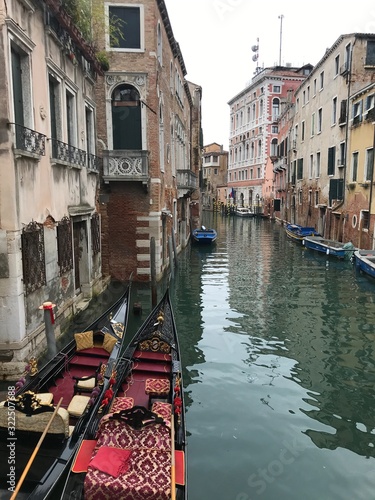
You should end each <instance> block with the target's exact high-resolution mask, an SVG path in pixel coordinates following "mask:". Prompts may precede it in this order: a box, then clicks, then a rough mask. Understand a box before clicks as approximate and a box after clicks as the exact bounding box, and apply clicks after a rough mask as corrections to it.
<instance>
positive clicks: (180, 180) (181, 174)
mask: <svg viewBox="0 0 375 500" xmlns="http://www.w3.org/2000/svg"><path fill="white" fill-rule="evenodd" d="M197 186H198V178H197V176H196V175H195V174H194V172H192V171H191V170H177V189H189V190H191V189H197Z"/></svg>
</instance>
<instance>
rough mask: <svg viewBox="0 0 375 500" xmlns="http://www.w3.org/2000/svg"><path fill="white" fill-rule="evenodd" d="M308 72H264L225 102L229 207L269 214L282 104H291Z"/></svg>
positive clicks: (280, 69) (308, 67)
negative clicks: (228, 140)
mask: <svg viewBox="0 0 375 500" xmlns="http://www.w3.org/2000/svg"><path fill="white" fill-rule="evenodd" d="M311 69H312V66H311V65H306V66H303V67H302V68H293V67H291V66H286V67H284V66H275V67H271V68H265V69H263V70H261V71H259V72H258V73H257V74H256V75H255V76H254V77H253V79H252V81H251V83H250V84H249V85H248V86H247V87H246V88H245V89H244V90H242V91H241V92H240V93H239V94H237V95H236V96H234V97H233V98H232V99H231V100H230V101H229V103H228V104H229V106H230V143H229V160H228V201H230V203H234V204H238V203H240V204H243V205H244V206H249V207H251V208H253V209H254V210H255V211H257V212H259V211H262V212H265V213H267V214H269V213H270V212H271V204H272V200H273V199H274V197H275V191H274V176H273V161H274V160H275V159H276V158H277V148H278V133H279V124H278V118H279V115H280V112H281V110H282V106H283V104H284V103H286V102H288V101H292V100H293V96H294V91H295V90H296V89H297V88H298V87H299V85H300V84H301V82H303V81H304V80H305V78H306V77H307V76H308V75H309V73H310V71H311ZM230 196H231V197H230ZM229 197H230V198H229Z"/></svg>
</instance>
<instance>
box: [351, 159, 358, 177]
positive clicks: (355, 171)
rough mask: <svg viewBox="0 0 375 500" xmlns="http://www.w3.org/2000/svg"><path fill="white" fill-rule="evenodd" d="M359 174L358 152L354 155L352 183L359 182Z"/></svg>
mask: <svg viewBox="0 0 375 500" xmlns="http://www.w3.org/2000/svg"><path fill="white" fill-rule="evenodd" d="M357 173H358V152H357V151H356V152H355V153H353V154H352V181H353V182H357Z"/></svg>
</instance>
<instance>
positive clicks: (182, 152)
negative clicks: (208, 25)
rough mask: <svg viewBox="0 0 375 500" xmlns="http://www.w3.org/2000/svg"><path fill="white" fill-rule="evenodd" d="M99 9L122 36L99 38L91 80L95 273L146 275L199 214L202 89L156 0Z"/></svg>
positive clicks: (161, 266)
mask: <svg viewBox="0 0 375 500" xmlns="http://www.w3.org/2000/svg"><path fill="white" fill-rule="evenodd" d="M104 8H105V9H106V13H107V19H109V20H111V19H119V20H120V21H121V22H120V23H119V24H118V26H120V28H121V29H122V30H123V35H122V36H119V37H118V38H117V39H115V38H111V37H108V38H107V39H106V41H105V49H106V52H107V55H108V58H109V69H108V71H106V73H105V75H104V77H103V78H101V79H100V80H99V81H98V83H97V86H96V90H97V103H98V114H97V116H98V141H99V143H100V144H101V145H102V151H101V152H102V155H103V179H102V184H101V190H100V211H101V216H102V240H103V242H104V243H103V247H102V256H103V272H104V273H106V274H109V275H111V276H112V277H114V278H117V279H120V280H125V279H127V278H128V277H129V275H130V273H131V272H133V271H134V275H133V279H135V280H139V281H149V280H150V279H153V278H155V279H159V278H160V277H161V276H162V274H163V271H164V270H165V269H166V268H167V267H168V265H169V264H170V261H171V257H173V255H170V249H171V248H172V247H173V248H175V249H176V250H177V252H178V251H179V250H180V249H181V248H183V247H184V246H185V245H186V243H187V241H188V238H189V235H190V222H191V219H192V218H195V219H199V213H200V205H199V196H198V195H197V192H196V191H197V189H198V172H199V168H200V154H199V151H200V136H201V134H200V132H201V130H200V127H201V125H200V123H201V95H202V92H201V88H200V87H199V86H198V85H194V84H193V83H191V82H188V81H186V79H185V77H186V68H185V63H184V60H183V57H182V53H181V50H180V47H179V44H178V43H177V41H176V39H175V38H174V35H173V31H172V26H171V24H170V20H169V17H168V13H167V9H166V6H165V3H164V1H163V0H147V1H145V2H143V3H140V2H138V1H129V2H127V3H126V5H124V4H123V3H121V2H116V1H115V2H111V3H110V4H106V3H104ZM109 22H110V21H109ZM192 207H194V213H191V208H192ZM153 241H154V242H155V254H153V251H152V242H153ZM153 267H154V268H155V276H152V272H151V271H152V269H153Z"/></svg>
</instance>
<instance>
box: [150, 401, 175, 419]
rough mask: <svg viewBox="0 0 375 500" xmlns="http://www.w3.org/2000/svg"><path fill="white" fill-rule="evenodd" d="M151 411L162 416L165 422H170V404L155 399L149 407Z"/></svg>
mask: <svg viewBox="0 0 375 500" xmlns="http://www.w3.org/2000/svg"><path fill="white" fill-rule="evenodd" d="M151 411H153V412H154V413H156V414H157V415H159V417H161V418H163V419H164V421H165V422H167V423H170V421H171V416H172V405H171V404H170V403H164V402H162V401H155V403H153V405H152V407H151Z"/></svg>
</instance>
